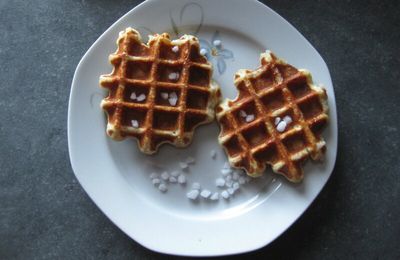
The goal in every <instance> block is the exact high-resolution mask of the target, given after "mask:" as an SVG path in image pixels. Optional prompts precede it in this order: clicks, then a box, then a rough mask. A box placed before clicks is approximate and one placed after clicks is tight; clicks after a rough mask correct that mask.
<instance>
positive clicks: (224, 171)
mask: <svg viewBox="0 0 400 260" xmlns="http://www.w3.org/2000/svg"><path fill="white" fill-rule="evenodd" d="M231 173H232V169H231V168H223V169H222V170H221V174H222V175H223V176H227V175H229V174H231Z"/></svg>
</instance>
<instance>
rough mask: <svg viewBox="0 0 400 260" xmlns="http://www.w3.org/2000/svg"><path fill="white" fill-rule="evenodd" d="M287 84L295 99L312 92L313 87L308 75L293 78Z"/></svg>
mask: <svg viewBox="0 0 400 260" xmlns="http://www.w3.org/2000/svg"><path fill="white" fill-rule="evenodd" d="M287 86H288V88H289V90H290V92H291V93H292V95H293V97H294V98H295V99H300V98H302V97H304V96H306V95H308V94H310V93H311V88H310V86H308V84H307V78H306V77H301V78H299V79H296V80H293V81H292V82H289V83H288V84H287Z"/></svg>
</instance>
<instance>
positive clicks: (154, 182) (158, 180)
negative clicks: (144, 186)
mask: <svg viewBox="0 0 400 260" xmlns="http://www.w3.org/2000/svg"><path fill="white" fill-rule="evenodd" d="M151 182H152V183H153V184H154V185H158V184H160V183H161V180H160V179H159V178H154V179H152V180H151Z"/></svg>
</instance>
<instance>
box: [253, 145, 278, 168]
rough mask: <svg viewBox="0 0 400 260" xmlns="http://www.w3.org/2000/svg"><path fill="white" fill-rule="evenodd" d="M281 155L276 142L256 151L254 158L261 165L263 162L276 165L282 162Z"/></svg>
mask: <svg viewBox="0 0 400 260" xmlns="http://www.w3.org/2000/svg"><path fill="white" fill-rule="evenodd" d="M279 155H280V153H279V152H278V149H277V148H276V144H275V143H274V142H270V143H269V144H268V145H266V146H265V147H263V148H261V149H259V150H258V151H256V152H255V153H254V158H255V159H256V161H257V162H258V163H261V164H262V163H263V162H268V163H270V164H275V163H277V162H278V161H279V160H280V158H279Z"/></svg>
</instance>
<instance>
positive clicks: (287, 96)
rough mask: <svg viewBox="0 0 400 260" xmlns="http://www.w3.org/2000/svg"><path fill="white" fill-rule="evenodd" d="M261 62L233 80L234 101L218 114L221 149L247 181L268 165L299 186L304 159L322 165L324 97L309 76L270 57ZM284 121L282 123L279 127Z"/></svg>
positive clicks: (240, 73)
mask: <svg viewBox="0 0 400 260" xmlns="http://www.w3.org/2000/svg"><path fill="white" fill-rule="evenodd" d="M260 59H261V66H260V67H259V68H258V69H256V70H254V71H251V70H239V71H238V72H237V73H236V74H235V86H236V88H237V89H238V91H239V94H238V96H237V97H236V99H235V100H229V99H226V100H224V101H223V102H222V103H221V104H220V105H219V106H218V107H217V108H216V111H217V120H218V122H219V124H220V126H221V132H220V135H219V138H218V139H219V143H220V144H221V145H222V146H223V147H224V149H225V151H226V153H227V155H228V157H229V162H230V164H231V166H233V167H237V168H243V169H244V170H245V171H246V172H247V174H248V175H249V176H253V177H256V176H260V175H261V174H262V173H263V172H264V171H265V168H266V165H267V164H269V165H271V166H272V169H273V171H275V172H276V173H280V174H283V175H284V176H285V177H286V178H287V179H288V180H290V181H292V182H299V181H301V180H302V179H303V170H302V168H301V164H302V163H303V162H304V161H305V160H306V159H307V158H308V157H311V158H312V159H313V160H318V159H321V156H322V155H323V152H324V151H325V149H326V148H325V141H324V140H323V139H322V137H321V131H322V129H323V127H324V126H325V125H326V123H327V120H328V115H327V111H328V105H327V96H326V91H325V89H323V88H320V87H317V86H315V85H313V83H312V78H311V74H310V73H309V72H308V71H306V70H298V69H296V68H294V67H293V66H291V65H289V64H287V63H286V62H284V61H282V60H280V59H278V58H277V57H276V56H275V55H274V54H272V53H271V52H270V51H267V52H265V53H263V54H261V58H260ZM283 118H284V119H285V120H286V121H285V123H281V125H280V126H278V125H279V123H280V122H282V121H283V120H282V119H283ZM286 122H288V123H287V124H286ZM283 125H286V127H282V126H283ZM278 129H279V130H278Z"/></svg>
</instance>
